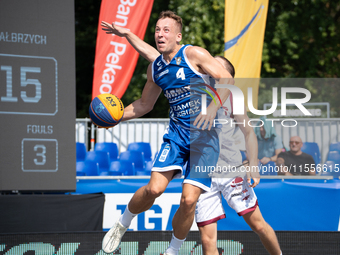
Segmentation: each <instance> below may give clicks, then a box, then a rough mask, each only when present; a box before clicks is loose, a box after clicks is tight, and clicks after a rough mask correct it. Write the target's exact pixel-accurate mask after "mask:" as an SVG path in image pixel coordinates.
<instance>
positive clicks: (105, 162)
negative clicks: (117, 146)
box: [85, 151, 110, 175]
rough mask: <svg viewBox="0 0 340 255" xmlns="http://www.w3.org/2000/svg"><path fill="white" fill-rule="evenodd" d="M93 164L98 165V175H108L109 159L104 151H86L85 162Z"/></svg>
mask: <svg viewBox="0 0 340 255" xmlns="http://www.w3.org/2000/svg"><path fill="white" fill-rule="evenodd" d="M89 161H92V162H95V163H98V164H99V171H98V175H108V174H109V169H110V157H109V153H108V152H106V151H88V152H87V154H86V159H85V162H89Z"/></svg>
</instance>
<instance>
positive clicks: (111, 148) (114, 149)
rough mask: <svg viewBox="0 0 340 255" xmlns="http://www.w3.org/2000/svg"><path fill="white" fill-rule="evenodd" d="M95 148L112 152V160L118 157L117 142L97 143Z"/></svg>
mask: <svg viewBox="0 0 340 255" xmlns="http://www.w3.org/2000/svg"><path fill="white" fill-rule="evenodd" d="M94 150H95V151H106V152H108V153H109V154H110V161H111V162H112V161H115V160H117V159H118V146H117V144H116V143H105V142H104V143H96V144H95V146H94Z"/></svg>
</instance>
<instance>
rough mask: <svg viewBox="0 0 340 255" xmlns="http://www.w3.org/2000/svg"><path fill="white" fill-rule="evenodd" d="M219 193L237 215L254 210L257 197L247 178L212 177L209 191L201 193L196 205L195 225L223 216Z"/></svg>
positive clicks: (202, 224)
mask: <svg viewBox="0 0 340 255" xmlns="http://www.w3.org/2000/svg"><path fill="white" fill-rule="evenodd" d="M221 194H222V195H223V197H224V199H225V200H226V201H227V203H228V205H229V206H230V207H231V208H233V209H234V210H235V211H236V212H237V214H238V215H239V216H243V215H245V214H247V213H249V212H251V211H254V210H255V209H256V206H258V204H257V197H256V195H255V192H254V190H253V188H252V187H250V186H249V184H248V182H247V178H243V177H236V178H212V183H211V188H210V191H207V192H204V193H202V194H201V196H200V197H199V199H198V202H197V205H196V211H195V218H196V223H197V226H199V227H201V226H205V225H208V224H210V223H213V222H216V221H218V220H220V219H224V218H225V211H224V209H223V206H222V197H221Z"/></svg>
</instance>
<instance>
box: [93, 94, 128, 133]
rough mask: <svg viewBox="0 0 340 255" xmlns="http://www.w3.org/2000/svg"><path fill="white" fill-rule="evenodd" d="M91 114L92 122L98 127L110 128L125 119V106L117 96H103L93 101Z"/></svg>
mask: <svg viewBox="0 0 340 255" xmlns="http://www.w3.org/2000/svg"><path fill="white" fill-rule="evenodd" d="M89 113H90V118H91V120H92V121H93V123H94V124H96V125H97V126H98V127H102V128H110V127H114V126H115V125H117V124H118V123H119V122H120V121H121V119H122V118H123V115H124V105H123V103H122V101H121V100H120V99H119V98H118V97H116V96H115V95H112V94H108V93H107V94H101V95H98V96H96V97H95V98H94V99H93V100H92V102H91V104H90V108H89Z"/></svg>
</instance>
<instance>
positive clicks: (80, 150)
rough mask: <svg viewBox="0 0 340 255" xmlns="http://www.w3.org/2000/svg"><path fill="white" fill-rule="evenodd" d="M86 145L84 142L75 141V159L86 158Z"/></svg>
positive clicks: (82, 159) (81, 159)
mask: <svg viewBox="0 0 340 255" xmlns="http://www.w3.org/2000/svg"><path fill="white" fill-rule="evenodd" d="M86 152H87V151H86V145H85V143H79V142H76V160H77V162H78V161H84V160H85V158H86Z"/></svg>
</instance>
